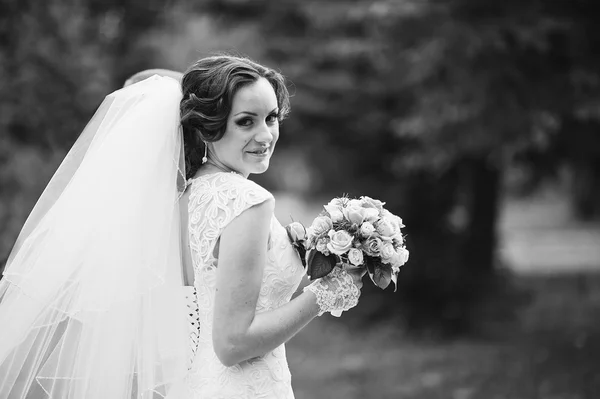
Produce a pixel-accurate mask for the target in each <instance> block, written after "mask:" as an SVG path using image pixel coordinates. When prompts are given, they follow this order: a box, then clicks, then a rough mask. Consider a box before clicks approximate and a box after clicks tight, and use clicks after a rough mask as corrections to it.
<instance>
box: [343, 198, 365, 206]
mask: <svg viewBox="0 0 600 399" xmlns="http://www.w3.org/2000/svg"><path fill="white" fill-rule="evenodd" d="M346 207H347V208H362V207H363V206H362V201H361V200H357V199H351V200H349V201H348V202H347V203H346Z"/></svg>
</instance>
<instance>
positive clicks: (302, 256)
mask: <svg viewBox="0 0 600 399" xmlns="http://www.w3.org/2000/svg"><path fill="white" fill-rule="evenodd" d="M294 248H296V250H297V251H298V255H299V256H300V260H301V261H302V266H304V268H305V269H306V248H304V246H303V245H294Z"/></svg>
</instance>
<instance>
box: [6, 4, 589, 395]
mask: <svg viewBox="0 0 600 399" xmlns="http://www.w3.org/2000/svg"><path fill="white" fill-rule="evenodd" d="M594 7H595V4H594V2H593V1H591V0H576V1H568V2H567V1H561V0H557V1H553V2H540V1H536V0H526V1H516V0H507V1H504V2H491V1H476V0H383V1H371V0H353V1H351V0H344V1H313V0H311V1H303V2H301V1H297V0H281V1H279V2H268V1H266V0H254V1H249V0H207V1H204V2H200V3H198V4H189V3H186V2H182V1H177V0H170V1H166V2H158V1H155V0H151V1H141V0H125V1H114V0H113V1H99V0H47V1H45V2H34V1H33V0H23V1H18V2H17V1H14V0H1V1H0V72H1V73H2V76H3V79H1V80H0V94H1V95H0V201H1V202H0V226H2V230H1V234H0V260H1V259H6V257H7V256H8V253H9V251H10V248H11V247H12V245H13V242H14V240H15V238H16V235H17V234H18V231H19V229H20V227H21V225H22V224H23V222H24V220H25V218H26V217H27V214H28V212H29V211H30V210H31V208H32V206H33V204H34V203H35V200H36V199H37V197H38V196H39V194H40V193H41V191H42V189H43V187H44V185H45V184H46V182H47V181H48V180H49V178H50V177H51V175H52V173H53V172H54V170H55V169H56V167H57V166H58V164H59V163H60V161H61V159H62V157H63V156H64V155H65V153H66V151H67V150H68V148H69V147H70V145H71V144H72V143H73V142H74V141H75V139H76V137H77V135H78V134H79V132H80V131H81V130H82V128H83V126H84V125H85V123H86V121H87V120H88V119H89V118H90V117H91V115H92V114H93V112H94V110H95V108H96V107H97V106H98V105H99V103H100V102H101V100H102V98H103V97H104V96H105V95H106V94H107V93H109V92H110V91H112V90H114V89H116V88H118V87H120V86H121V85H122V82H123V81H124V80H125V79H126V77H128V76H129V75H131V74H133V73H135V72H137V71H139V70H141V69H145V68H151V67H164V68H171V69H175V70H181V71H183V70H185V68H186V67H187V65H189V64H190V63H191V62H192V61H194V60H195V59H197V58H199V57H201V56H204V55H208V54H210V53H211V52H213V51H228V52H234V53H235V52H239V53H242V54H245V55H248V56H250V57H252V58H255V59H256V60H258V61H260V62H263V63H265V64H268V65H271V66H274V67H276V68H278V69H280V70H281V71H282V72H283V73H284V74H285V75H286V76H287V77H288V78H289V80H290V83H291V88H292V91H293V92H294V97H293V99H292V115H291V118H290V119H289V120H287V121H285V123H284V125H283V126H282V140H280V143H279V144H278V154H277V155H276V157H275V158H274V159H273V163H272V167H271V169H270V170H269V172H268V173H267V174H265V175H262V176H258V177H257V180H258V181H259V182H260V183H261V184H263V185H265V186H267V187H268V188H270V189H271V190H273V191H275V192H277V193H279V195H278V196H277V198H278V213H279V216H280V218H281V219H282V221H285V220H287V218H288V215H290V214H291V215H293V216H294V217H295V218H296V219H298V218H300V220H301V221H303V222H305V223H308V222H310V220H311V218H312V217H313V216H314V214H315V213H316V212H317V211H318V210H319V206H320V204H322V203H323V202H326V201H327V200H328V199H329V198H330V197H332V196H334V195H339V194H341V193H348V194H350V195H362V194H368V195H370V196H372V197H376V198H381V199H383V200H385V201H387V203H388V206H389V208H390V209H391V210H392V211H394V212H395V213H398V214H400V215H401V216H402V217H403V218H404V221H405V224H406V225H407V233H408V244H409V246H410V248H411V260H410V262H409V263H408V264H407V266H406V267H405V268H404V269H403V271H402V273H401V276H400V277H401V278H400V281H401V286H400V289H399V292H398V293H396V294H393V293H391V292H379V291H377V290H375V289H371V288H367V289H365V292H364V297H363V300H362V301H361V305H360V306H359V308H358V309H356V311H355V312H354V313H353V315H352V316H350V315H349V316H348V317H346V318H344V319H342V321H340V322H332V321H321V320H319V322H318V323H317V322H315V323H313V325H311V327H310V328H309V329H308V330H307V331H306V332H303V333H302V334H301V335H300V336H299V338H298V339H297V340H296V341H292V342H291V344H290V353H291V354H292V355H291V356H290V357H291V360H290V362H291V364H292V367H293V371H294V367H295V370H296V372H295V373H294V375H295V376H297V377H295V378H296V381H298V382H297V384H296V386H297V390H298V397H324V396H323V392H329V393H328V394H327V395H326V396H327V397H337V396H336V395H339V397H365V396H368V395H371V396H370V397H407V398H409V397H432V398H433V397H453V398H454V397H457V398H471V397H475V398H478V397H483V398H490V397H498V398H504V397H506V398H508V397H527V398H530V397H532V398H537V397H560V398H563V397H564V398H567V397H569V398H572V397H574V398H588V397H590V398H591V397H594V396H590V395H592V394H593V393H598V394H600V381H599V380H600V377H599V376H598V374H597V372H596V371H593V370H594V367H593V366H596V365H597V360H595V358H592V357H589V358H588V357H586V356H579V354H581V353H584V352H586V351H587V352H589V351H591V350H592V349H598V348H597V347H593V344H592V343H591V342H593V339H592V337H594V336H595V337H598V335H595V334H596V333H597V331H598V329H597V327H598V325H597V323H594V322H593V318H592V317H591V315H592V314H593V312H594V311H595V310H596V309H597V306H598V301H599V299H598V296H597V292H598V290H597V289H598V285H597V283H595V281H596V280H595V278H596V277H595V270H598V267H599V266H600V255H598V252H597V249H595V248H597V243H596V244H593V243H592V244H590V245H587V246H585V245H583V246H582V244H581V243H582V242H584V241H586V240H587V241H590V240H591V241H593V240H594V238H595V237H597V235H596V234H597V232H598V231H599V230H598V222H597V220H598V217H599V215H600V135H599V133H598V131H599V130H598V123H599V116H600V115H599V110H600V108H599V107H600V91H599V90H598V89H599V85H600V72H599V71H600V68H599V64H600V51H599V50H600V48H599V47H600V32H599V28H598V27H597V23H595V21H594V15H595V14H594V10H595V8H594ZM136 150H137V149H132V158H134V157H135V151H136ZM507 220H508V221H507ZM511 220H512V222H511ZM519 220H520V221H522V223H517V222H515V221H519ZM558 232H560V233H558ZM542 236H543V237H550V236H552V237H553V238H552V239H551V240H548V241H545V244H544V245H542V246H538V248H539V249H538V250H537V252H536V249H535V248H536V244H535V243H536V242H539V240H540V237H542ZM590 237H592V238H590ZM536 240H537V241H536ZM507 242H508V244H506V243H507ZM532 243H533V244H532ZM540 245H541V244H540ZM578 245H579V246H578ZM519 251H521V252H519ZM565 251H566V252H568V253H571V254H573V256H571V257H562V258H561V257H560V256H554V257H549V256H545V257H544V256H537V257H536V256H534V255H532V254H536V253H546V254H547V253H552V254H556V253H558V252H562V253H564V252H565ZM586 254H587V255H586ZM586 256H587V257H586ZM524 259H527V261H524ZM553 259H563V260H561V262H562V263H560V262H559V263H560V264H559V265H558V267H557V268H555V269H551V268H550V267H549V265H550V264H552V262H553ZM554 263H556V262H554ZM524 264H526V266H527V267H525V268H524V267H523V265H524ZM583 266H585V270H584V269H582V267H583ZM525 269H526V270H525ZM550 270H552V271H553V273H550V272H549V271H550ZM557 270H558V271H559V273H557ZM582 270H583V271H582ZM590 270H591V271H590ZM524 271H526V273H524ZM531 272H533V273H534V277H532V276H530V274H531ZM574 274H575V277H574V276H573V275H574ZM565 308H566V309H568V310H569V311H568V312H562V313H561V312H558V311H559V310H561V309H563V310H564V309H565ZM561 317H564V319H561ZM365 322H366V323H365ZM365 325H368V326H369V327H364V326H365ZM355 330H356V331H359V332H358V333H357V332H355ZM382 331H383V332H382ZM324 335H327V336H331V335H333V336H336V337H339V339H338V340H337V341H339V342H340V343H339V344H338V346H330V345H326V346H325V345H324V344H322V342H325V341H326V339H325V338H321V337H322V336H324ZM357 336H359V337H361V338H360V342H359V341H357ZM424 337H426V338H424ZM474 337H477V339H485V343H484V344H481V342H480V341H476V340H475V338H474ZM582 337H584V338H582ZM382 341H392V343H390V344H389V345H390V346H389V347H387V349H386V348H381V349H378V350H375V349H373V347H372V346H371V344H369V343H370V342H371V343H373V342H382ZM396 342H397V344H396ZM457 342H458V343H457ZM569 345H570V346H569ZM590 345H592V346H590ZM524 348H525V349H524ZM388 350H389V351H391V353H394V356H391V355H385V354H386V353H388V352H387V351H388ZM335 351H339V353H338V352H335ZM540 353H542V355H540ZM300 354H303V355H300ZM333 354H335V355H334V357H333V358H334V359H340V360H339V362H334V364H329V363H328V362H327V359H328V358H332V357H331V356H332V355H333ZM338 354H339V355H340V356H337V355H338ZM523 354H526V356H525V355H523ZM311 356H313V357H314V358H313V357H311ZM321 356H325V357H321ZM353 356H354V357H353ZM386 356H387V357H386ZM523 356H525V357H523ZM536 356H541V357H542V361H541V362H538V360H536V359H537V358H536ZM463 357H464V360H465V362H464V364H463V362H462V360H463ZM488 357H489V358H490V359H492V360H490V363H489V364H490V365H489V370H487V371H485V372H484V371H482V370H477V365H478V364H480V363H481V362H482V361H483V360H482V359H484V358H488ZM293 359H296V360H293ZM298 359H300V360H298ZM311 359H313V360H311ZM314 359H320V361H321V362H322V364H321V367H314V361H315V360H314ZM344 359H346V360H344ZM348 359H349V360H348ZM377 359H389V363H386V362H384V361H382V362H381V364H382V365H384V366H382V369H381V370H379V369H377V368H376V369H377V370H379V371H376V372H375V371H370V372H367V371H366V370H367V369H369V367H371V366H372V364H373V363H374V362H377ZM531 359H533V360H531ZM294 362H295V363H294ZM346 362H350V366H348V365H347V364H346ZM432 362H433V363H432ZM468 363H473V364H471V365H469V364H468ZM538 363H540V364H541V366H539V367H538ZM307 365H311V366H310V367H309V366H307ZM505 367H508V368H515V369H517V370H519V367H520V368H521V369H523V370H529V371H531V372H532V373H534V374H535V375H534V376H531V375H530V373H527V372H525V373H521V374H520V375H512V374H506V373H503V372H501V371H500V370H502V369H503V368H505ZM371 369H372V367H371ZM407 369H410V370H412V371H406V370H407ZM599 369H600V368H598V367H596V368H595V370H599ZM315 370H319V371H318V372H315ZM324 370H329V371H330V374H328V372H327V371H324ZM460 370H462V371H461V372H462V373H463V376H462V377H460V376H459V377H456V376H455V374H453V373H458V372H459V371H460ZM336 372H337V373H338V374H336ZM311 373H312V374H311ZM432 373H433V374H432ZM436 373H437V374H436ZM562 374H566V375H567V376H568V377H566V378H565V379H564V381H563V380H560V379H557V377H556V376H557V375H562ZM423 375H424V376H425V377H423ZM432 375H433V376H434V377H432ZM427 376H429V377H427ZM452 376H454V377H452ZM527 376H530V377H531V378H533V380H532V381H531V380H530V379H529V377H527ZM328 378H331V379H332V380H328ZM337 378H339V380H338V379H337ZM486 378H487V380H489V381H491V382H489V381H488V382H487V383H484V382H483V381H484V380H486ZM523 379H525V380H527V381H528V382H530V384H529V385H528V384H524V382H523ZM487 380H486V381H487ZM331 381H337V383H335V384H334V383H332V382H331ZM399 381H400V382H401V383H400V384H399ZM548 381H551V382H552V381H553V383H550V382H548ZM557 381H558V382H557ZM560 381H563V382H560ZM348 384H350V385H348ZM411 384H412V385H411ZM553 384H554V385H553ZM342 385H343V386H350V388H348V390H344V389H343V388H340V386H342ZM399 385H401V386H402V387H405V386H412V387H413V388H411V389H412V390H411V389H409V388H406V389H404V388H402V389H400V388H398V386H399ZM331 387H335V389H333V388H331ZM507 387H512V388H510V389H509V388H507ZM525 387H526V388H525ZM330 388H331V392H330V391H329V390H328V389H330ZM520 388H522V389H521V390H519V389H520ZM344 392H346V393H347V396H344V395H343V393H344ZM426 395H430V396H426ZM553 395H554V396H553ZM561 395H562V396H561Z"/></svg>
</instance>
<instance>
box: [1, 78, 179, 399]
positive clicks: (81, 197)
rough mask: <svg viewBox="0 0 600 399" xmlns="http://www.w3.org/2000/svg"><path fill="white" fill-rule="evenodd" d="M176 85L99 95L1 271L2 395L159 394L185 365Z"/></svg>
mask: <svg viewBox="0 0 600 399" xmlns="http://www.w3.org/2000/svg"><path fill="white" fill-rule="evenodd" d="M180 100H181V89H180V85H179V83H178V82H177V81H176V80H174V79H171V78H166V77H159V76H153V77H151V78H148V79H146V80H144V81H142V82H139V83H136V84H134V85H131V86H128V87H126V88H124V89H121V90H118V91H116V92H114V93H112V94H111V95H109V96H107V97H106V99H105V100H104V102H103V103H102V104H101V105H100V107H99V109H98V111H97V112H96V114H95V115H94V117H93V118H92V119H91V121H90V122H89V124H88V125H87V127H86V128H85V130H84V131H83V133H82V134H81V136H80V138H79V139H78V140H77V142H76V143H75V144H74V146H73V148H72V149H71V150H70V152H69V153H68V155H67V156H66V158H65V160H64V161H63V163H62V164H61V166H60V167H59V169H58V170H57V172H56V173H55V175H54V176H53V178H52V180H51V181H50V183H49V184H48V186H47V187H46V189H45V191H44V193H43V194H42V196H41V197H40V199H39V201H38V203H37V204H36V206H35V207H34V209H33V211H32V212H31V214H30V216H29V218H28V220H27V222H26V223H25V225H24V227H23V230H22V231H21V234H20V235H19V237H18V240H17V243H16V244H15V247H14V249H13V251H12V253H11V255H10V257H9V260H8V263H7V265H6V269H5V271H4V276H3V278H2V280H0V326H1V333H0V335H1V338H0V399H9V398H10V399H41V398H46V397H50V398H52V399H83V398H85V399H107V398H111V399H121V398H140V399H146V398H160V397H165V396H167V394H169V393H170V391H171V388H172V387H173V384H174V383H176V382H178V381H180V380H181V379H182V378H183V376H184V375H185V373H186V371H187V361H188V357H189V342H188V341H189V337H188V326H187V324H186V320H185V314H184V311H183V309H185V303H184V296H183V295H182V270H181V248H180V245H181V244H180V219H179V218H180V216H179V215H180V214H179V208H178V207H179V204H178V199H179V197H180V194H181V193H182V192H183V190H184V189H185V172H184V157H183V143H182V138H181V134H180V126H179V119H180V114H179V103H180Z"/></svg>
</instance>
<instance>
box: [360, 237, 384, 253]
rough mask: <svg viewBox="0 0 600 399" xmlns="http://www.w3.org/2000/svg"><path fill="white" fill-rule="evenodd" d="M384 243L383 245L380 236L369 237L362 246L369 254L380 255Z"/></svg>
mask: <svg viewBox="0 0 600 399" xmlns="http://www.w3.org/2000/svg"><path fill="white" fill-rule="evenodd" d="M382 245H383V243H382V242H381V240H380V239H379V238H377V237H369V238H368V239H367V240H366V241H365V243H364V244H363V246H362V248H363V249H364V251H365V252H366V253H367V255H370V256H379V255H380V253H379V251H380V250H381V246H382Z"/></svg>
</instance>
